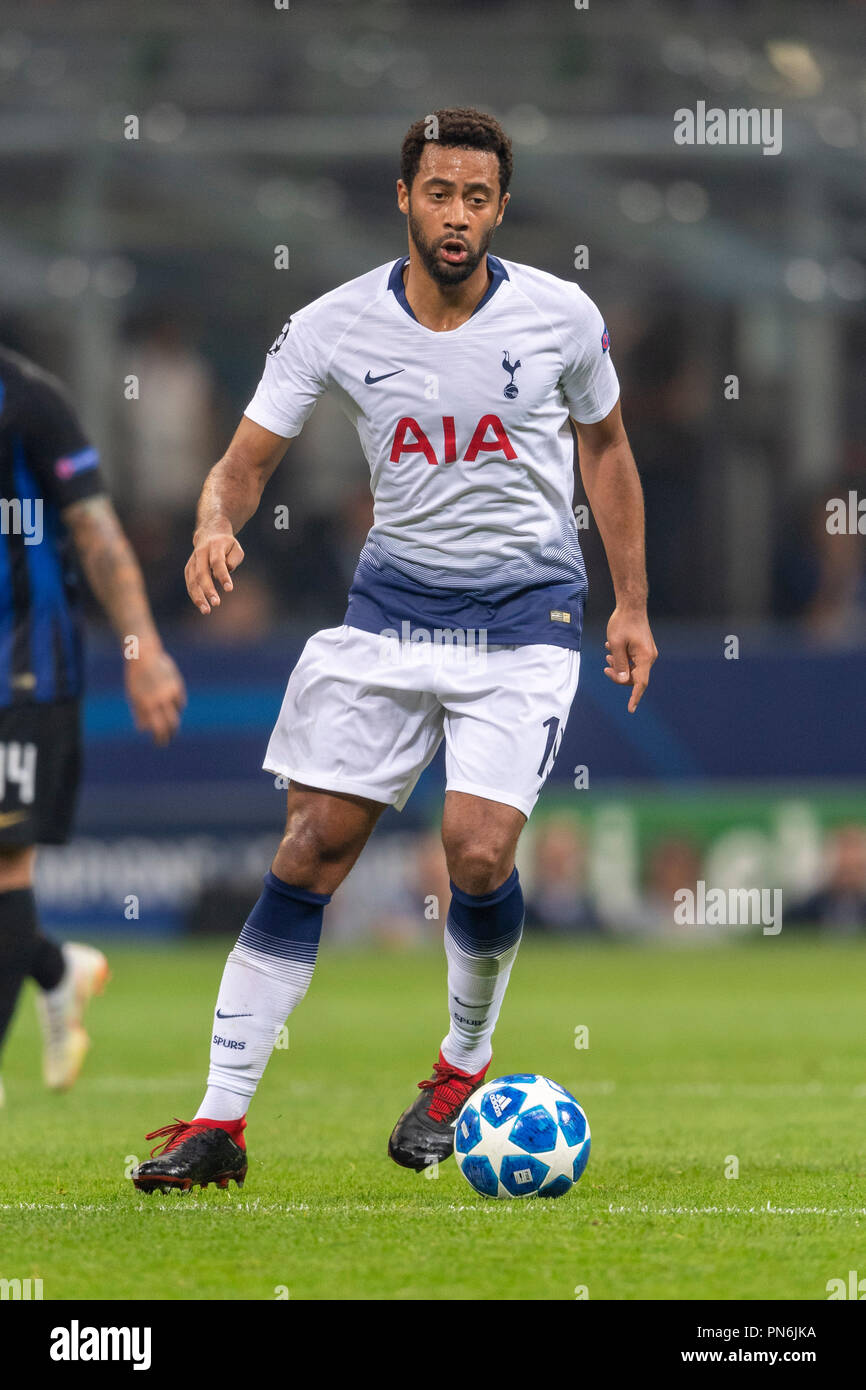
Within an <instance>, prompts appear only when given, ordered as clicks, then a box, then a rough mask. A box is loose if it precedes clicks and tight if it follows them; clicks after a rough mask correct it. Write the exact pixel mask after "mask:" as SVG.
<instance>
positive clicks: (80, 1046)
mask: <svg viewBox="0 0 866 1390" xmlns="http://www.w3.org/2000/svg"><path fill="white" fill-rule="evenodd" d="M34 861H35V850H34V849H33V848H32V847H26V848H4V849H0V1049H2V1044H3V1040H4V1038H5V1035H6V1032H7V1030H8V1028H9V1024H10V1023H11V1020H12V1015H13V1013H14V1011H15V1005H16V1003H17V1000H18V995H19V993H20V991H21V986H22V984H23V983H24V980H25V979H26V978H27V977H28V976H30V977H31V978H32V979H33V980H35V982H36V984H37V985H38V986H39V993H38V994H37V996H36V1007H37V1012H38V1015H39V1022H40V1024H41V1027H42V1036H43V1054H42V1073H43V1076H44V1078H45V1084H46V1086H48V1087H50V1089H51V1090H53V1091H66V1090H68V1089H69V1087H70V1086H72V1085H73V1083H74V1082H75V1081H76V1080H77V1078H78V1075H79V1073H80V1071H81V1067H82V1065H83V1063H84V1058H85V1056H86V1055H87V1051H88V1048H89V1047H90V1039H89V1037H88V1035H87V1032H86V1031H85V1028H84V1014H85V1011H86V1009H87V1005H88V1004H89V1002H90V1000H91V998H92V997H93V996H94V995H95V994H101V992H102V990H103V988H104V986H105V982H106V980H107V979H108V974H109V972H108V962H107V961H106V959H105V956H104V955H103V954H102V952H101V951H97V950H95V949H94V948H93V947H92V946H84V945H80V944H78V943H77V942H68V943H66V944H65V945H63V946H60V945H58V943H57V942H56V941H53V940H52V939H51V938H50V937H48V936H46V935H45V934H44V933H43V932H42V931H40V929H39V920H38V914H37V908H36V900H35V897H34V892H33V866H34Z"/></svg>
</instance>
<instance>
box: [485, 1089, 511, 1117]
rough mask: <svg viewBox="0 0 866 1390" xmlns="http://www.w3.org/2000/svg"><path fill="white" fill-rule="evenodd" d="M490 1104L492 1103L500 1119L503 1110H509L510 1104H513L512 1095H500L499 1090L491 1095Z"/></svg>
mask: <svg viewBox="0 0 866 1390" xmlns="http://www.w3.org/2000/svg"><path fill="white" fill-rule="evenodd" d="M490 1104H491V1105H492V1107H493V1112H494V1114H495V1115H496V1118H497V1120H498V1119H499V1116H500V1115H501V1114H502V1112H503V1110H507V1109H508V1106H509V1105H510V1104H511V1097H510V1096H503V1095H500V1094H499V1093H498V1092H497V1093H496V1094H494V1095H492V1096H491V1097H490Z"/></svg>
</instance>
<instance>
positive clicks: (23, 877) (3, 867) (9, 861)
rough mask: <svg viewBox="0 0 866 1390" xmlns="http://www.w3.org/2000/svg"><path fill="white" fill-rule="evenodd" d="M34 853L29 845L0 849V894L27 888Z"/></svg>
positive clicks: (31, 873) (34, 856) (31, 872)
mask: <svg viewBox="0 0 866 1390" xmlns="http://www.w3.org/2000/svg"><path fill="white" fill-rule="evenodd" d="M35 859H36V851H35V850H34V849H33V848H32V847H31V846H29V845H24V846H15V847H14V848H3V849H0V893H10V892H12V891H13V890H14V889H16V888H29V887H30V885H31V883H32V882H33V865H34V862H35Z"/></svg>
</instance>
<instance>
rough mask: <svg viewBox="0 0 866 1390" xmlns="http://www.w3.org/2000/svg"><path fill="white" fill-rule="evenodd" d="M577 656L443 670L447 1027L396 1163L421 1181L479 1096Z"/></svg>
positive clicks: (549, 649) (518, 651)
mask: <svg viewBox="0 0 866 1390" xmlns="http://www.w3.org/2000/svg"><path fill="white" fill-rule="evenodd" d="M579 668H580V658H579V655H578V653H577V652H576V651H572V650H570V649H566V648H559V647H553V646H550V645H546V644H545V645H541V644H533V645H527V646H523V647H510V648H506V647H500V648H493V649H491V650H490V651H487V652H484V653H481V657H480V659H479V658H472V659H468V658H466V657H463V656H461V654H460V653H459V652H457V653H454V654H453V656H452V657H451V658H450V659H449V660H448V661H447V662H444V663H443V667H442V682H441V686H440V699H441V700H442V703H443V706H444V708H445V710H446V719H445V739H446V747H447V757H446V770H447V787H448V790H447V792H446V796H445V814H444V817H443V824H442V836H443V843H444V845H445V853H446V858H447V862H448V869H449V873H450V875H451V889H452V898H451V903H450V906H449V910H448V916H447V920H446V926H445V953H446V958H447V961H448V1009H449V1015H450V1027H449V1030H448V1034H447V1036H446V1037H445V1038H444V1039H443V1041H442V1044H441V1048H440V1052H439V1060H438V1062H437V1063H436V1065H435V1067H434V1071H433V1075H432V1076H431V1077H430V1078H429V1079H428V1080H425V1081H422V1082H421V1083H420V1089H421V1092H422V1094H421V1095H420V1096H419V1097H418V1098H417V1099H416V1100H415V1101H414V1102H413V1104H412V1105H411V1106H409V1108H408V1109H407V1110H406V1111H404V1113H403V1115H402V1116H401V1117H400V1119H399V1120H398V1122H397V1125H396V1127H395V1129H394V1131H393V1133H392V1135H391V1140H390V1142H389V1146H388V1151H389V1153H390V1155H391V1157H392V1158H393V1159H394V1160H395V1161H396V1162H397V1163H400V1164H402V1165H403V1166H404V1167H407V1168H415V1169H421V1168H424V1167H426V1166H428V1165H429V1164H431V1163H432V1162H434V1161H441V1160H442V1159H443V1158H447V1157H448V1156H449V1155H450V1154H451V1152H452V1145H453V1127H454V1123H455V1121H456V1119H457V1115H458V1114H459V1111H460V1108H461V1106H462V1105H463V1102H464V1101H465V1100H466V1098H467V1097H468V1096H469V1095H470V1094H471V1093H472V1091H473V1090H474V1089H475V1088H476V1087H477V1086H479V1085H480V1084H481V1082H482V1081H483V1079H484V1076H485V1073H486V1071H487V1068H488V1066H489V1064H490V1059H491V1055H492V1046H491V1039H492V1036H493V1030H494V1028H495V1026H496V1022H497V1019H498V1018H499V1012H500V1009H501V1007H502V1001H503V998H504V995H505V991H506V988H507V985H508V980H509V977H510V974H511V968H512V966H513V964H514V960H515V957H516V955H517V950H518V946H519V944H520V938H521V934H522V930H523V894H522V891H521V887H520V881H519V876H518V873H517V870H516V868H515V866H514V853H515V849H516V846H517V841H518V838H519V836H520V832H521V830H522V828H523V826H524V825H525V823H526V820H527V819H528V817H529V815H530V814H531V812H532V809H533V807H534V805H535V803H536V801H537V799H538V795H539V792H540V791H541V788H542V786H543V785H544V782H545V781H546V779H547V777H548V775H549V773H550V769H551V767H552V766H553V762H554V759H555V757H556V754H557V752H558V750H559V746H560V742H561V738H562V732H563V729H564V727H565V723H566V720H567V718H568V713H569V710H570V708H571V704H572V701H573V699H574V694H575V691H576V689H577V680H578V673H579Z"/></svg>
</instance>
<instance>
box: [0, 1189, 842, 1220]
mask: <svg viewBox="0 0 866 1390" xmlns="http://www.w3.org/2000/svg"><path fill="white" fill-rule="evenodd" d="M126 1205H128V1206H130V1207H131V1208H132V1209H133V1210H135V1211H144V1212H146V1211H154V1210H156V1211H170V1212H189V1211H207V1212H209V1213H212V1212H223V1213H228V1214H231V1215H240V1214H241V1213H244V1214H250V1215H256V1214H261V1215H263V1216H273V1215H277V1214H280V1213H282V1214H284V1215H286V1216H295V1215H298V1214H301V1213H312V1214H313V1215H315V1216H327V1215H345V1214H351V1213H354V1212H367V1213H373V1214H374V1215H379V1216H393V1215H394V1214H395V1212H397V1211H398V1210H400V1211H403V1212H404V1213H405V1214H406V1215H414V1216H426V1215H427V1214H428V1213H429V1212H430V1211H431V1208H429V1207H424V1208H420V1209H418V1208H412V1207H407V1206H405V1205H403V1206H399V1207H397V1206H385V1205H379V1206H370V1205H368V1204H360V1205H359V1204H355V1203H347V1202H340V1203H337V1204H332V1205H329V1206H316V1207H312V1206H310V1205H309V1204H308V1203H306V1202H260V1201H252V1202H244V1201H240V1202H238V1201H226V1202H224V1203H222V1204H221V1205H219V1206H217V1204H216V1203H214V1202H207V1201H199V1200H198V1199H195V1198H190V1197H186V1196H184V1195H183V1194H182V1193H178V1194H177V1195H176V1196H175V1197H174V1198H170V1199H169V1201H167V1202H156V1201H154V1200H153V1198H152V1197H144V1198H143V1199H141V1200H140V1201H138V1202H136V1203H135V1204H134V1206H133V1204H132V1203H127V1204H126ZM518 1205H519V1206H523V1205H525V1203H524V1202H519V1203H518V1202H485V1203H484V1204H483V1205H481V1206H464V1205H462V1204H460V1205H458V1204H455V1203H453V1202H452V1203H449V1206H448V1210H449V1211H453V1212H464V1211H468V1212H472V1213H474V1214H477V1215H492V1214H493V1213H494V1212H502V1211H513V1210H515V1209H516V1208H517V1206H518ZM122 1206H123V1203H122V1202H120V1203H115V1204H113V1205H110V1204H109V1203H108V1202H0V1212H15V1211H17V1212H31V1211H33V1212H43V1211H44V1212H69V1213H71V1214H75V1215H90V1214H92V1213H96V1214H102V1213H106V1214H107V1213H111V1214H113V1215H116V1214H117V1211H118V1209H119V1208H122ZM553 1208H554V1204H553V1203H552V1202H551V1203H548V1204H547V1205H546V1206H545V1207H543V1208H542V1206H541V1205H540V1204H538V1209H539V1210H545V1211H552V1210H553ZM598 1210H599V1209H598V1208H587V1209H586V1210H585V1212H584V1214H585V1215H587V1216H588V1215H591V1214H593V1213H594V1212H597V1211H598ZM606 1214H607V1215H608V1216H848V1217H862V1216H866V1207H777V1206H773V1204H772V1202H766V1203H765V1204H764V1205H763V1206H758V1207H739V1206H706V1207H683V1206H664V1205H650V1204H649V1203H640V1204H638V1205H637V1206H623V1205H620V1204H618V1203H614V1202H610V1203H609V1204H608V1206H607V1212H606Z"/></svg>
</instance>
